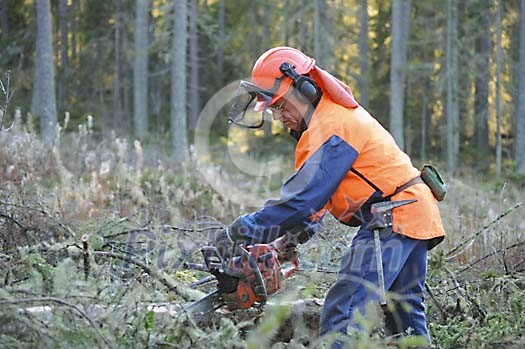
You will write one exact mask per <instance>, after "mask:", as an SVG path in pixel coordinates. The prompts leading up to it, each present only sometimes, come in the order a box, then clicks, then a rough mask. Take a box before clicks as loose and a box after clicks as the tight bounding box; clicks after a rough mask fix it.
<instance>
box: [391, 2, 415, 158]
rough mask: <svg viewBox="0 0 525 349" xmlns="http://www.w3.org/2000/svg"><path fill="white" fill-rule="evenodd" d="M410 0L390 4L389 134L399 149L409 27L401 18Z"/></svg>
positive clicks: (407, 19) (406, 19) (401, 141)
mask: <svg viewBox="0 0 525 349" xmlns="http://www.w3.org/2000/svg"><path fill="white" fill-rule="evenodd" d="M409 1H410V0H394V1H393V3H392V34H391V35H392V49H391V56H390V62H391V63H390V132H391V133H392V136H393V137H394V139H395V140H396V143H397V144H398V146H399V147H400V148H401V149H404V147H405V145H404V140H403V108H404V98H405V69H406V61H407V59H406V51H407V43H406V40H407V38H408V33H405V32H406V31H407V30H408V28H409V27H407V25H406V24H405V21H409V20H410V18H409V17H408V18H403V17H404V14H405V11H406V9H407V8H408V9H410V3H408V4H407V2H409Z"/></svg>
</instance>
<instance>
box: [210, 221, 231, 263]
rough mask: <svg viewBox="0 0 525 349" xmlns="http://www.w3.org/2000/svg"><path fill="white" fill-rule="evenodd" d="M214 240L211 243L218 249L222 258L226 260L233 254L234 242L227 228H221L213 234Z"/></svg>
mask: <svg viewBox="0 0 525 349" xmlns="http://www.w3.org/2000/svg"><path fill="white" fill-rule="evenodd" d="M214 240H215V241H214V242H213V245H214V246H215V247H216V248H217V251H219V255H220V256H221V258H222V259H223V260H228V259H230V257H231V256H232V255H233V254H234V249H235V243H234V242H233V240H232V239H231V237H230V234H229V233H228V229H227V228H226V229H221V230H219V231H218V232H217V233H216V234H215V239H214Z"/></svg>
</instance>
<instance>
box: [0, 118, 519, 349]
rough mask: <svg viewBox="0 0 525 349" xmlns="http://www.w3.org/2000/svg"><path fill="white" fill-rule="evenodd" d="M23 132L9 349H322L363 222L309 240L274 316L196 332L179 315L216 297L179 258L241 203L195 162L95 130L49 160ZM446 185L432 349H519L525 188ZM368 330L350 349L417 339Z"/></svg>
mask: <svg viewBox="0 0 525 349" xmlns="http://www.w3.org/2000/svg"><path fill="white" fill-rule="evenodd" d="M18 127H19V131H16V132H14V131H13V132H11V133H5V134H3V135H2V138H1V139H0V183H2V186H1V188H0V244H1V249H0V284H1V287H0V343H1V346H2V347H7V348H20V347H68V348H77V347H80V348H83V347H86V348H92V347H102V348H108V347H109V348H118V347H122V348H124V347H155V348H157V347H158V348H164V347H166V348H170V347H175V348H209V347H214V348H221V347H224V348H260V347H274V348H285V347H290V348H301V347H311V348H314V347H322V346H323V345H325V344H327V343H329V342H330V341H332V340H333V339H334V338H325V339H319V338H318V337H317V325H318V321H319V312H320V309H321V307H322V300H323V298H324V296H325V294H326V292H327V290H328V288H329V287H330V285H331V284H332V283H333V281H334V280H335V278H336V276H337V274H336V272H337V268H338V263H339V262H340V258H341V255H342V254H343V253H344V252H345V250H346V249H347V247H348V245H349V243H350V241H351V239H352V236H353V235H354V234H355V230H354V229H352V228H347V227H344V226H342V225H340V224H338V223H337V222H335V221H334V220H333V219H330V218H328V219H327V221H326V223H325V225H324V227H323V229H322V230H321V231H320V232H319V233H318V234H317V235H316V236H315V237H314V238H313V240H311V241H309V242H308V243H306V244H305V245H302V246H301V258H302V270H301V271H300V272H298V273H297V275H295V276H294V277H292V278H291V279H289V280H288V281H287V283H286V286H285V288H284V289H283V291H282V292H281V293H279V294H278V295H275V296H273V297H271V298H270V302H269V304H268V305H267V306H266V307H265V308H263V309H250V310H247V311H235V312H228V311H226V310H218V311H217V312H215V313H214V314H212V315H211V316H210V317H209V319H207V320H206V321H205V323H204V324H202V325H200V326H197V325H196V324H195V323H193V322H192V321H191V319H188V317H187V316H185V313H184V310H183V306H184V304H187V303H188V302H191V301H192V300H195V299H198V298H200V297H202V296H203V295H204V294H206V293H207V292H209V291H210V290H211V289H210V288H208V289H207V288H203V289H200V290H195V289H190V288H189V287H188V285H189V284H190V283H192V282H193V281H195V280H197V279H199V278H201V277H202V276H204V275H205V274H203V273H200V272H190V271H185V270H183V268H182V264H183V263H184V262H186V261H199V258H200V256H199V251H198V249H199V247H200V246H201V245H202V244H204V243H205V242H207V241H209V239H210V235H211V234H213V232H214V231H216V230H217V229H220V228H222V227H223V223H224V222H229V221H231V220H232V219H233V218H234V217H235V216H236V215H238V214H241V213H244V212H245V210H246V208H243V207H240V206H239V205H236V204H234V203H231V202H229V201H227V200H225V199H224V198H222V197H221V196H220V195H218V194H217V193H216V192H215V191H214V189H213V188H210V186H209V185H208V184H207V183H206V181H204V180H202V178H200V173H199V171H197V170H196V169H195V167H194V166H193V164H192V160H191V159H190V160H189V162H188V163H187V164H186V166H182V167H181V166H175V165H172V164H170V162H169V160H168V157H165V158H163V155H162V153H161V152H160V150H155V149H154V148H148V149H142V146H141V144H140V143H138V142H135V143H134V144H133V145H132V146H131V145H128V143H127V142H126V141H125V140H123V139H114V140H112V141H107V140H99V139H95V136H93V135H92V134H91V133H90V130H89V129H88V128H87V127H84V128H82V127H81V128H80V131H79V132H78V133H75V134H74V135H73V136H72V137H70V138H68V137H67V136H63V137H62V139H60V140H58V144H57V146H56V147H55V148H54V149H51V150H49V151H42V149H43V148H44V147H43V146H42V145H41V144H40V143H39V141H38V139H37V137H36V136H35V135H34V132H32V129H31V127H30V126H27V125H26V126H18ZM151 158H156V159H159V158H160V159H164V160H163V161H157V162H156V163H153V164H150V163H148V161H147V160H145V159H151ZM209 171H219V170H218V169H214V168H211V167H210V169H209ZM222 175H223V174H222V173H221V174H220V175H219V172H217V177H221V176H222ZM231 180H232V183H234V182H235V179H234V178H233V179H231ZM449 182H450V189H451V190H450V193H451V194H450V198H449V200H447V201H445V202H444V203H443V204H442V206H441V211H442V215H443V219H444V223H445V226H446V228H447V231H448V233H449V236H448V238H447V239H446V240H445V242H444V243H443V244H441V245H440V246H439V247H438V248H436V250H435V251H432V253H431V254H430V260H429V271H428V272H429V275H428V282H427V285H426V299H427V313H428V319H429V327H430V331H431V334H432V337H433V341H434V343H433V344H434V346H436V347H441V348H461V347H463V348H470V347H479V348H495V347H505V348H521V347H524V346H525V335H524V334H525V317H524V316H523V314H524V313H525V273H524V271H525V253H524V251H525V249H524V245H525V234H524V232H525V224H524V222H522V221H521V219H520V218H521V217H523V209H524V208H523V206H522V205H521V203H520V202H522V201H523V198H524V195H523V191H520V190H516V188H518V187H519V183H518V184H515V183H513V182H497V183H496V182H494V183H491V184H490V185H488V184H487V186H486V187H483V185H479V186H477V187H476V188H473V187H471V186H467V185H466V184H464V182H462V181H461V180H460V179H454V180H450V181H449ZM233 187H234V186H233V185H232V188H233ZM466 197H468V198H469V199H468V200H466V199H465V198H466ZM243 210H244V211H243ZM358 321H359V322H360V324H361V327H362V328H363V329H364V330H363V331H362V332H360V333H354V334H353V336H352V344H351V347H352V348H382V347H389V346H391V345H397V346H398V347H409V346H411V345H419V344H421V339H420V338H417V337H405V338H390V337H387V336H385V335H384V331H383V326H382V318H381V315H380V312H376V311H374V309H372V308H371V309H370V311H369V312H368V314H367V316H366V317H358Z"/></svg>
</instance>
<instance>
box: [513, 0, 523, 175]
mask: <svg viewBox="0 0 525 349" xmlns="http://www.w3.org/2000/svg"><path fill="white" fill-rule="evenodd" d="M518 78H519V96H518V114H517V122H516V137H515V142H516V143H515V154H516V155H515V156H516V170H517V172H518V173H525V0H521V20H520V64H519V73H518Z"/></svg>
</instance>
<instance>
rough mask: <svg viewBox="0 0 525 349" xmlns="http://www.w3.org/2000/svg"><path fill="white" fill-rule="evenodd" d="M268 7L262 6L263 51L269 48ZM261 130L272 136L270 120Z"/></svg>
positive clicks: (269, 24) (266, 135) (266, 4)
mask: <svg viewBox="0 0 525 349" xmlns="http://www.w3.org/2000/svg"><path fill="white" fill-rule="evenodd" d="M270 21H271V20H270V5H269V4H268V3H265V4H263V18H262V28H263V33H262V40H261V42H262V47H263V49H264V50H267V49H269V48H270V44H269V39H270V26H271V23H270ZM286 26H287V24H286V23H285V24H284V27H286ZM263 130H264V136H265V137H270V136H271V135H272V120H271V119H269V120H266V121H265V122H264V124H263Z"/></svg>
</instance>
